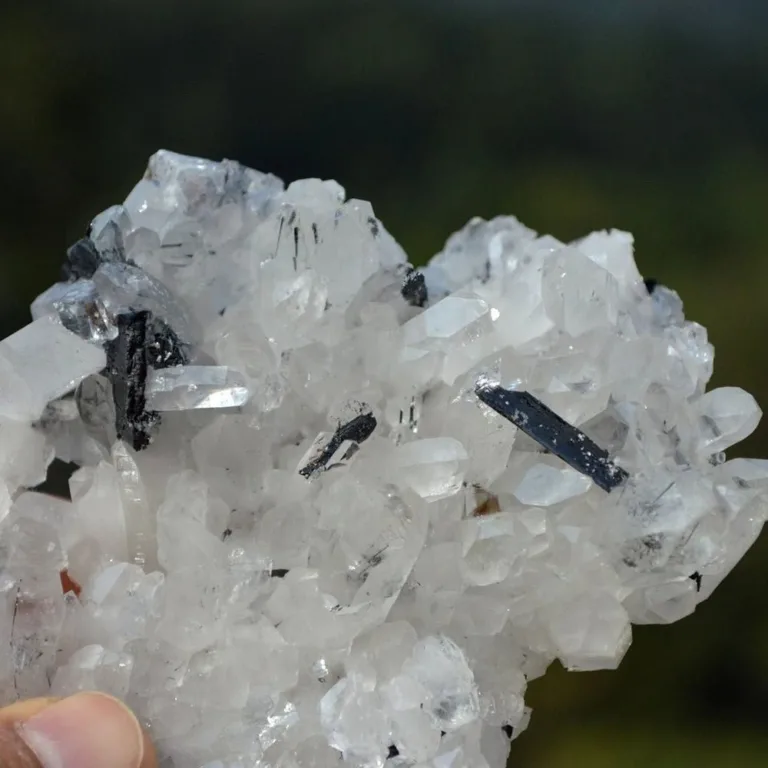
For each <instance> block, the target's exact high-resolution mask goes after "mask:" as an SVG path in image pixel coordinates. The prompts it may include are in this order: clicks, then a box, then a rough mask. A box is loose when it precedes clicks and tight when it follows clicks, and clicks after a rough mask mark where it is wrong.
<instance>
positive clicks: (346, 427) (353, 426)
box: [299, 412, 377, 478]
mask: <svg viewBox="0 0 768 768" xmlns="http://www.w3.org/2000/svg"><path fill="white" fill-rule="evenodd" d="M376 423H377V422H376V417H375V416H374V415H373V414H372V413H370V412H368V413H361V414H360V415H359V416H355V418H354V419H352V420H351V421H348V422H347V423H346V424H342V425H340V426H339V428H338V429H337V430H336V431H335V432H334V433H333V435H332V436H331V439H330V440H329V441H328V442H327V443H326V444H325V446H323V448H322V450H321V451H320V453H319V454H318V455H317V457H316V458H314V459H312V460H311V461H309V462H308V463H307V464H305V465H304V466H303V467H302V468H301V469H300V470H299V474H300V475H302V476H303V477H307V478H309V477H312V475H314V474H315V473H316V472H320V471H322V470H324V469H327V466H328V462H329V461H330V460H331V459H332V458H333V456H334V454H335V453H336V451H338V450H339V448H340V447H341V446H342V444H343V443H345V442H346V441H351V442H353V443H356V444H357V445H359V444H360V443H362V442H364V441H365V440H367V439H368V438H369V437H370V436H371V435H372V434H373V431H374V430H375V429H376Z"/></svg>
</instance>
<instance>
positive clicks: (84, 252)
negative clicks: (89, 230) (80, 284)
mask: <svg viewBox="0 0 768 768" xmlns="http://www.w3.org/2000/svg"><path fill="white" fill-rule="evenodd" d="M102 261H103V259H102V257H101V254H100V253H99V252H98V250H97V249H96V246H95V245H94V243H93V240H91V238H90V237H84V238H82V239H80V240H78V241H77V242H76V243H75V244H74V245H72V246H70V247H69V248H68V249H67V260H66V261H65V262H64V266H63V267H62V269H61V272H62V275H63V277H64V279H65V280H80V279H83V278H86V279H87V278H91V277H93V273H94V272H95V271H96V270H97V269H98V268H99V266H100V265H101V263H102Z"/></svg>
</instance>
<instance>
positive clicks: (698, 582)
mask: <svg viewBox="0 0 768 768" xmlns="http://www.w3.org/2000/svg"><path fill="white" fill-rule="evenodd" d="M688 578H689V579H690V580H691V581H693V583H694V584H695V585H696V591H697V592H701V574H700V573H699V572H698V571H694V572H693V573H692V574H691V575H690V576H689V577H688Z"/></svg>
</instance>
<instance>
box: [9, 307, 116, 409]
mask: <svg viewBox="0 0 768 768" xmlns="http://www.w3.org/2000/svg"><path fill="white" fill-rule="evenodd" d="M105 365H106V356H105V354H104V350H103V349H101V348H99V347H97V346H95V345H93V344H89V343H88V342H86V341H83V340H82V339H81V338H79V337H78V336H76V335H75V334H74V333H72V332H71V331H68V330H67V329H66V328H64V327H63V326H62V325H60V324H59V323H58V322H56V321H55V320H54V319H53V318H51V317H41V318H39V319H38V320H35V321H34V322H33V323H30V324H29V325H26V326H25V327H24V328H22V329H21V330H20V331H17V332H16V333H14V334H13V335H12V336H9V337H8V338H6V339H4V340H3V341H0V378H2V380H3V384H2V386H1V387H0V416H7V417H8V418H12V419H16V420H19V421H34V420H36V419H38V418H39V417H40V415H41V414H42V412H43V410H44V409H45V406H46V405H47V404H48V403H49V402H51V401H52V400H56V399H57V398H59V397H61V396H62V395H65V394H66V393H67V392H71V391H72V390H73V389H74V388H75V387H76V386H77V385H78V384H79V383H80V382H81V381H82V380H83V379H85V378H86V377H87V376H90V375H91V374H93V373H98V372H99V371H101V370H103V368H104V366H105Z"/></svg>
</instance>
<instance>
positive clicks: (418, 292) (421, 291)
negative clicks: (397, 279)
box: [400, 269, 429, 307]
mask: <svg viewBox="0 0 768 768" xmlns="http://www.w3.org/2000/svg"><path fill="white" fill-rule="evenodd" d="M400 293H401V294H402V296H403V298H404V299H405V300H406V301H407V302H408V303H409V304H410V305H411V306H413V307H424V306H426V304H427V300H428V298H429V296H428V294H427V283H426V281H425V280H424V275H422V274H421V272H419V270H418V269H410V271H409V272H408V273H407V274H406V275H405V277H404V278H403V287H402V288H401V289H400Z"/></svg>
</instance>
